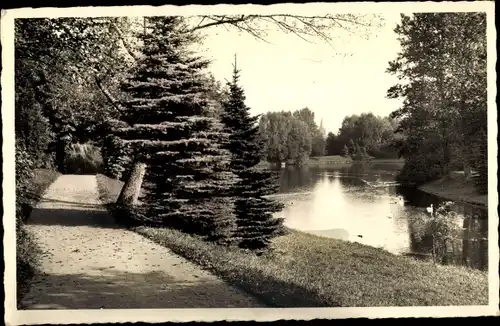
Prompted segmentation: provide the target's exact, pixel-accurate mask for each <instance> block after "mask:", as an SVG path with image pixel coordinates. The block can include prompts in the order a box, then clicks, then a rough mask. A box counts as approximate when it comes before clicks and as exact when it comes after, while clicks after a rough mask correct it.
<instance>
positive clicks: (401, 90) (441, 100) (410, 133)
mask: <svg viewBox="0 0 500 326" xmlns="http://www.w3.org/2000/svg"><path fill="white" fill-rule="evenodd" d="M485 18H486V15H485V14H484V13H419V14H415V15H413V16H411V17H410V16H405V15H402V20H401V23H400V24H399V25H398V26H397V27H396V29H395V31H396V33H397V34H398V35H399V39H400V43H401V46H402V51H401V53H399V55H398V57H397V58H396V59H395V60H393V61H391V62H390V63H389V68H388V72H389V73H392V74H395V75H397V76H398V78H399V79H400V80H401V83H399V84H397V85H395V86H394V87H391V88H390V89H389V90H388V96H389V97H391V98H403V99H404V100H405V101H404V103H403V106H402V107H401V108H400V109H399V110H397V111H395V112H393V114H392V116H393V117H396V118H398V119H399V121H400V125H399V130H401V131H402V132H404V134H405V141H404V143H403V144H404V147H405V148H404V152H405V155H406V156H407V157H408V158H409V161H408V165H407V167H408V168H407V169H403V171H406V172H407V173H408V176H409V178H410V179H411V178H412V177H411V174H412V173H415V178H414V179H419V182H425V181H426V180H428V179H429V178H436V177H441V176H448V175H449V172H450V169H451V164H452V163H453V162H454V161H455V162H459V164H461V165H462V167H463V169H464V171H466V172H468V171H469V170H470V168H469V166H471V165H472V166H474V167H475V168H476V169H477V168H478V167H479V166H480V165H481V163H480V162H481V161H484V160H485V157H484V156H481V155H479V156H477V155H476V154H475V153H479V152H481V151H480V150H477V149H478V148H480V147H481V145H482V144H483V143H484V142H487V140H486V139H485V138H483V137H482V136H481V135H484V134H485V130H486V107H487V106H486V19H485ZM471 145H472V146H471ZM474 158H476V159H474ZM412 160H415V164H413V163H412V162H411V161H412ZM424 161H426V162H427V164H426V165H427V166H431V165H435V166H439V173H435V170H436V169H433V168H430V167H428V168H427V171H428V173H427V174H428V175H427V176H426V175H425V174H426V173H425V171H411V169H409V166H410V165H412V166H414V167H415V168H416V169H418V166H419V164H422V162H424ZM431 174H432V176H431ZM417 175H419V176H418V177H417ZM483 177H484V176H483Z"/></svg>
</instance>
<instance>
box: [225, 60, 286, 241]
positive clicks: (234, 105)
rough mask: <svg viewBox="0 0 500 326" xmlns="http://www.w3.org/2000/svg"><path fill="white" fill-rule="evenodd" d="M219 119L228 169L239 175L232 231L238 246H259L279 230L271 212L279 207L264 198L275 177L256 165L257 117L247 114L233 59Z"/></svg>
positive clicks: (258, 148) (272, 190)
mask: <svg viewBox="0 0 500 326" xmlns="http://www.w3.org/2000/svg"><path fill="white" fill-rule="evenodd" d="M223 109H224V110H223V113H222V122H223V123H224V125H225V126H226V128H227V131H228V133H229V134H230V138H229V140H230V141H229V145H228V148H229V150H230V151H231V154H232V159H231V170H232V171H233V172H234V173H235V174H236V175H237V176H238V177H239V178H240V181H239V183H238V184H237V185H236V187H235V193H234V195H235V196H236V200H235V216H236V226H237V227H236V233H235V236H236V238H237V239H238V242H239V245H240V247H243V248H250V249H263V248H266V247H268V245H269V243H270V241H271V239H272V238H273V237H275V236H276V235H279V234H280V233H281V232H282V231H283V219H281V218H275V217H273V214H274V213H276V212H278V211H280V210H281V209H283V205H282V204H281V203H279V202H276V201H273V200H271V199H268V198H264V197H265V196H266V195H270V194H272V193H275V192H276V191H277V190H278V188H279V183H278V180H277V177H276V176H275V175H273V173H272V172H271V171H270V170H269V169H267V168H263V167H257V165H258V164H259V162H260V160H261V158H262V151H263V148H264V144H263V141H262V138H261V137H260V134H259V125H258V124H257V121H258V119H259V116H253V117H252V116H251V115H250V108H249V107H247V106H246V105H245V94H244V91H243V89H242V88H241V87H240V85H239V70H238V69H237V66H236V60H235V64H234V68H233V79H232V81H231V82H230V83H229V98H228V99H227V101H225V102H224V106H223Z"/></svg>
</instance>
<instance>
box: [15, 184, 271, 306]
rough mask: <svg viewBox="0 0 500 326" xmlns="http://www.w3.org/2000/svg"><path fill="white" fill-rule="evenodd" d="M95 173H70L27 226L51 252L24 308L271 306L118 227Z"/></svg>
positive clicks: (53, 187)
mask: <svg viewBox="0 0 500 326" xmlns="http://www.w3.org/2000/svg"><path fill="white" fill-rule="evenodd" d="M97 192H98V190H97V183H96V179H95V176H92V175H63V176H61V177H59V178H58V179H57V180H56V181H55V182H54V183H53V184H52V185H51V186H50V188H49V189H48V190H47V192H46V194H45V195H44V198H43V199H42V200H41V201H40V203H39V205H38V207H37V208H35V209H34V210H33V212H32V215H31V218H30V219H29V221H28V225H27V228H28V230H29V231H30V232H31V233H33V234H34V236H35V238H36V240H37V242H38V244H39V245H40V247H41V249H42V250H43V251H44V254H43V256H42V257H41V267H40V273H39V274H38V275H35V276H34V278H33V280H32V285H31V288H30V291H29V292H28V293H27V294H26V295H25V297H24V299H23V300H22V302H21V307H22V309H99V308H103V309H139V308H150V309H154V308H156V309H161V308H226V307H232V308H250V307H264V305H263V304H262V303H260V302H258V301H257V299H254V298H252V297H250V296H249V295H247V294H246V293H244V292H242V291H240V290H239V289H236V288H233V287H231V286H229V285H227V284H225V283H224V282H222V281H221V280H219V279H217V278H216V277H215V276H214V275H212V274H210V273H208V272H206V271H203V270H201V269H200V268H199V267H197V266H196V265H194V264H192V263H190V262H189V261H187V260H185V259H184V258H181V257H179V256H177V255H175V254H173V253H172V252H171V251H170V250H169V249H167V248H165V247H162V246H160V245H157V244H155V243H153V242H152V241H150V240H147V239H146V238H144V237H142V236H140V235H138V234H136V233H134V232H131V231H128V230H124V229H122V228H119V227H118V226H116V225H115V224H114V222H113V220H112V218H111V217H110V215H108V213H107V212H106V211H105V210H104V208H103V207H102V206H101V204H100V202H99V199H98V195H97Z"/></svg>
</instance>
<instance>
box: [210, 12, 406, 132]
mask: <svg viewBox="0 0 500 326" xmlns="http://www.w3.org/2000/svg"><path fill="white" fill-rule="evenodd" d="M384 18H385V24H384V25H385V26H383V27H381V28H377V29H373V31H372V32H371V35H370V36H369V37H368V39H366V38H363V36H362V35H349V34H347V33H346V32H345V31H344V30H342V29H339V30H335V31H334V32H335V35H336V38H335V40H334V42H333V44H332V45H333V47H332V46H330V45H328V44H327V43H326V42H324V41H322V40H319V39H313V41H314V43H315V44H312V43H308V42H306V41H304V40H302V39H300V38H298V37H297V36H295V35H293V34H291V35H287V34H284V33H282V32H279V31H276V32H270V33H269V34H268V37H266V40H268V41H269V42H270V43H271V44H269V43H265V42H263V41H261V40H257V39H255V38H254V37H252V36H251V35H249V34H247V33H239V32H238V31H236V30H234V29H231V30H230V31H227V30H226V29H225V28H223V27H217V28H212V29H208V30H207V31H206V33H207V39H206V41H205V45H204V48H205V50H204V55H206V56H207V57H209V58H212V60H213V63H212V66H211V70H212V72H213V74H214V76H215V78H216V79H218V80H220V81H222V82H225V81H224V79H225V78H227V79H230V78H231V73H232V63H233V62H234V54H235V53H236V54H237V60H238V68H239V69H241V78H240V80H241V84H242V86H243V88H244V89H245V93H246V97H247V105H248V106H249V107H250V108H251V112H252V113H253V114H259V113H265V112H268V111H280V110H286V111H294V110H298V109H301V108H304V107H306V106H307V107H309V108H310V109H311V110H312V111H313V112H314V113H315V115H316V120H317V121H316V122H317V123H318V125H319V123H320V121H321V119H323V126H324V128H325V129H326V131H327V132H330V131H332V132H337V130H338V128H339V127H340V125H341V123H342V120H343V118H344V117H345V116H346V115H351V114H360V113H363V112H370V111H371V112H373V113H374V114H376V115H382V116H385V115H388V114H389V113H390V112H391V111H393V110H395V109H397V108H398V106H399V101H398V100H389V99H387V98H386V97H385V96H386V92H387V89H388V88H389V87H391V86H392V85H394V84H395V83H396V82H397V79H396V78H395V77H394V76H391V75H389V74H387V73H386V72H385V70H386V68H387V66H388V62H389V61H390V60H393V59H394V58H395V57H396V55H397V52H398V51H399V42H398V41H397V39H396V34H395V33H394V31H393V30H394V28H395V27H396V24H397V23H399V20H400V15H399V13H391V14H390V15H384Z"/></svg>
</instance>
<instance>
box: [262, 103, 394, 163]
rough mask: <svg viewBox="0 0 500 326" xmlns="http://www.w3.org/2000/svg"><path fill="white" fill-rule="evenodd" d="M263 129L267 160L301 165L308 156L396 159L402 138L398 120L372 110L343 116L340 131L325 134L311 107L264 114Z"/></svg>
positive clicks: (265, 157)
mask: <svg viewBox="0 0 500 326" xmlns="http://www.w3.org/2000/svg"><path fill="white" fill-rule="evenodd" d="M259 124H260V132H261V135H262V138H263V139H264V141H265V144H266V145H265V147H266V151H265V154H264V159H266V160H267V161H268V162H271V163H275V164H280V163H283V162H286V163H289V164H294V165H302V164H304V163H305V162H306V161H307V159H308V158H309V157H312V156H324V155H341V156H346V157H351V158H352V159H353V160H360V161H361V160H367V159H370V158H397V157H398V151H397V149H396V147H395V146H396V144H397V143H398V140H399V139H400V138H401V137H400V136H399V135H397V134H395V130H396V127H397V122H396V121H395V120H394V119H391V118H389V117H378V116H375V115H374V114H373V113H363V114H361V115H351V116H347V117H345V118H344V121H343V122H342V127H341V128H340V130H339V131H338V133H337V134H334V133H332V132H329V133H328V135H327V136H326V135H325V134H324V129H323V128H322V126H320V127H318V125H317V124H316V122H315V116H314V112H312V111H311V110H310V109H309V108H304V109H301V110H297V111H295V112H293V113H292V112H290V111H278V112H268V113H266V114H264V115H262V116H261V119H260V122H259Z"/></svg>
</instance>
